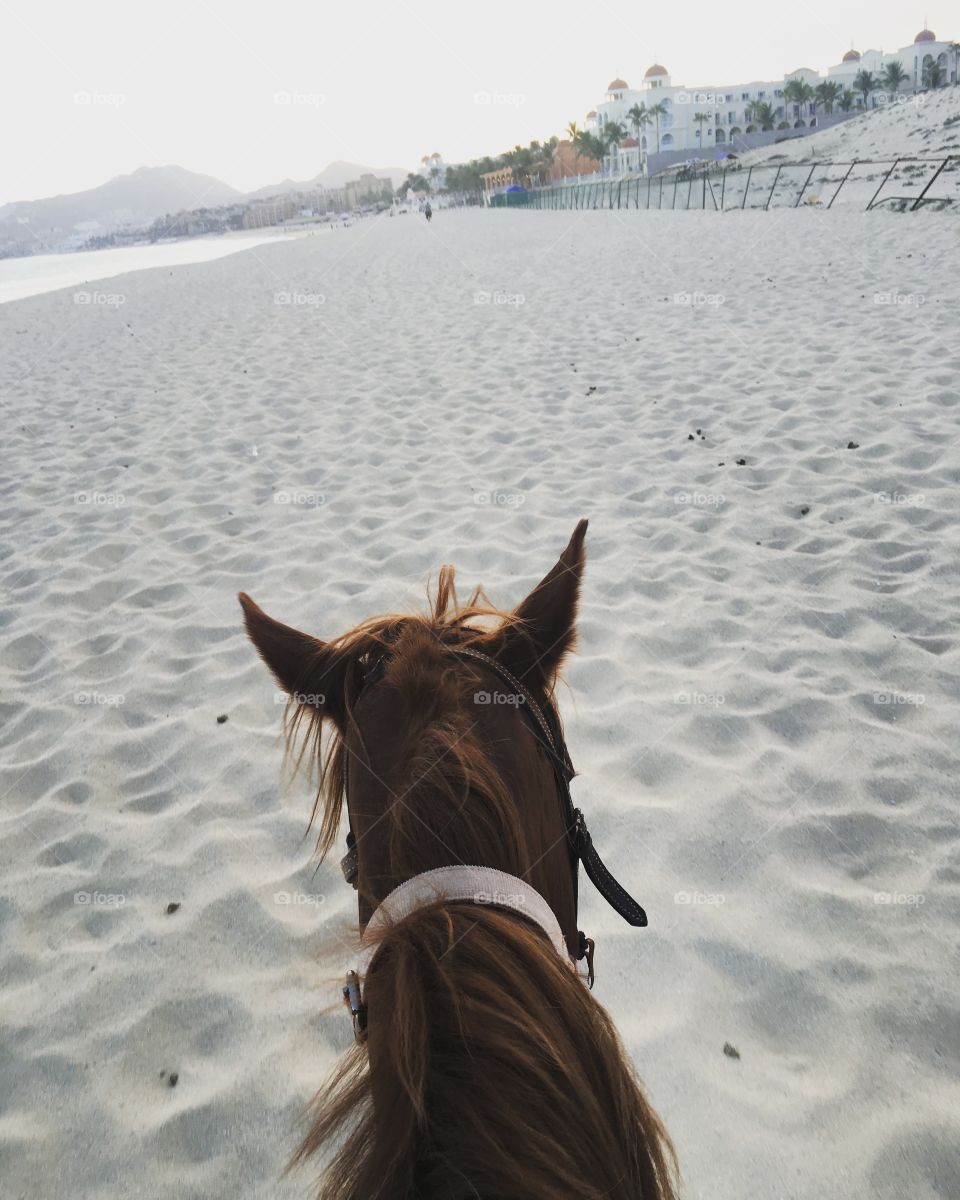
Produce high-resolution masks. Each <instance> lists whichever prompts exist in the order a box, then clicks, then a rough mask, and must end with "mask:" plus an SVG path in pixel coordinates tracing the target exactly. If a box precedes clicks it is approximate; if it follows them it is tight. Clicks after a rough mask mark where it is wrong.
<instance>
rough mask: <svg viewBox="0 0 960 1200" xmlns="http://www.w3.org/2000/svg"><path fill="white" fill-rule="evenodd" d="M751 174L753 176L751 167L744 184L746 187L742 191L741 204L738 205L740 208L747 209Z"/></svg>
mask: <svg viewBox="0 0 960 1200" xmlns="http://www.w3.org/2000/svg"><path fill="white" fill-rule="evenodd" d="M752 174H753V167H751V168H750V170H749V171H747V184H746V187H745V188H744V189H743V203H742V204H741V205H740V207H741V208H746V207H747V192H749V191H750V176H751V175H752Z"/></svg>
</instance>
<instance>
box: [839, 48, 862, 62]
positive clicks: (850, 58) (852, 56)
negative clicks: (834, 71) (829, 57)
mask: <svg viewBox="0 0 960 1200" xmlns="http://www.w3.org/2000/svg"><path fill="white" fill-rule="evenodd" d="M841 61H842V62H859V61H860V51H859V50H848V51H847V52H846V54H845V55H844V56H843V58H842V59H841Z"/></svg>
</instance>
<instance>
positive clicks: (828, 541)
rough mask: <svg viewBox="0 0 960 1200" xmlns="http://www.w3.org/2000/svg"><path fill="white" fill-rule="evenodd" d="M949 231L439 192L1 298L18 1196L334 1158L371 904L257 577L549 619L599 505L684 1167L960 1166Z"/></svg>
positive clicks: (332, 591) (605, 935)
mask: <svg viewBox="0 0 960 1200" xmlns="http://www.w3.org/2000/svg"><path fill="white" fill-rule="evenodd" d="M953 224H955V223H954V222H952V221H949V220H948V219H946V218H945V217H942V216H940V215H938V214H932V213H927V214H925V213H921V214H918V215H917V216H915V217H907V216H894V215H892V214H884V213H873V214H870V215H868V216H865V215H861V214H853V213H848V212H834V213H831V214H829V216H828V215H827V214H824V213H810V212H792V211H779V212H772V211H771V212H770V213H766V214H764V213H749V212H748V213H742V214H741V213H731V214H726V215H723V216H720V215H718V214H714V213H706V214H704V213H670V212H666V213H642V212H641V213H616V212H613V213H608V212H596V213H594V212H586V213H523V212H519V213H513V212H496V213H494V212H490V213H469V214H463V213H459V214H455V213H449V212H440V213H438V214H437V216H436V219H435V220H434V222H433V224H432V226H431V227H429V228H428V227H427V226H426V225H425V224H424V223H423V222H422V221H420V220H419V219H417V218H415V217H408V218H402V219H389V218H382V219H380V220H379V221H376V222H373V221H371V222H367V223H363V224H361V225H358V226H356V227H354V228H351V229H346V230H342V231H338V232H337V233H336V234H335V235H334V236H330V237H324V238H309V239H305V240H303V241H298V242H294V243H290V244H279V245H274V246H269V247H260V248H257V249H254V250H249V251H246V252H244V253H242V254H237V255H234V256H232V257H229V258H226V259H223V260H220V261H218V262H213V263H207V264H204V265H200V266H181V267H177V268H174V269H172V270H170V271H169V272H168V271H153V272H142V273H140V274H134V275H127V276H121V277H119V278H117V279H112V280H110V281H108V282H107V283H105V284H104V285H102V287H101V288H100V290H101V291H102V292H103V293H104V294H113V295H122V296H123V297H124V302H123V303H122V304H121V305H118V304H107V303H102V304H101V303H82V304H78V303H75V300H74V294H73V293H72V292H69V291H68V292H58V293H53V294H51V295H47V296H41V297H36V298H33V299H28V300H23V301H19V302H15V303H11V304H7V305H4V306H2V307H0V343H2V345H3V346H4V349H5V357H4V361H3V365H2V368H0V371H2V374H0V387H2V393H0V399H2V403H3V405H4V418H5V432H6V437H5V455H4V461H3V471H2V476H0V498H2V501H3V503H2V505H0V560H2V585H3V593H2V596H3V599H2V609H0V613H2V622H0V639H2V640H0V672H2V680H3V689H2V694H3V699H2V713H3V722H2V727H0V743H2V747H3V756H2V766H0V821H2V840H0V847H2V848H0V855H2V870H0V881H2V882H0V1029H2V1033H0V1037H2V1041H3V1049H2V1052H0V1192H2V1194H3V1195H4V1197H8V1196H9V1197H19V1196H24V1197H26V1196H30V1197H34V1196H41V1195H42V1196H47V1195H54V1194H58V1195H59V1194H69V1195H70V1196H71V1198H72V1200H79V1198H81V1197H91V1198H97V1200H108V1198H110V1200H112V1198H114V1197H117V1196H120V1195H123V1196H129V1197H141V1196H142V1197H150V1198H153V1197H157V1196H166V1195H171V1196H172V1195H176V1196H177V1197H178V1198H180V1200H186V1198H197V1200H199V1198H201V1197H204V1198H209V1197H221V1196H222V1197H231V1198H234V1197H241V1196H242V1197H271V1198H275V1197H299V1196H302V1195H305V1194H306V1191H307V1185H308V1183H309V1180H308V1178H307V1177H305V1176H303V1175H301V1176H296V1177H293V1178H292V1179H287V1180H284V1181H279V1180H278V1175H279V1172H280V1171H281V1169H282V1167H283V1164H284V1162H285V1159H286V1156H287V1155H288V1154H289V1152H290V1150H291V1148H292V1146H293V1145H294V1142H295V1139H296V1121H297V1118H298V1116H299V1114H300V1112H301V1110H302V1106H303V1104H304V1102H305V1101H306V1100H307V1098H308V1097H309V1095H310V1094H311V1093H312V1091H313V1090H314V1089H315V1088H316V1087H317V1086H318V1085H319V1084H320V1082H321V1081H322V1079H323V1077H324V1075H325V1073H326V1072H327V1070H328V1069H329V1067H330V1065H331V1064H332V1062H333V1061H334V1059H335V1058H336V1056H337V1055H338V1054H339V1052H340V1051H341V1050H342V1049H343V1048H344V1047H345V1046H346V1045H347V1044H348V1042H349V1040H350V1037H351V1033H350V1028H349V1021H348V1020H347V1018H346V1017H345V1015H344V1013H343V1010H342V1008H341V1007H340V1004H339V993H338V986H339V977H340V973H341V971H342V969H343V968H344V967H345V966H346V965H348V964H349V963H350V962H351V960H352V957H353V953H354V945H355V940H354V937H353V922H354V920H355V902H354V893H353V892H352V891H351V890H350V889H348V888H347V887H346V886H345V885H344V883H343V882H342V879H341V878H340V875H339V871H338V869H337V867H336V864H335V863H331V864H330V865H326V866H324V867H323V868H321V869H320V870H319V872H317V873H316V874H314V869H313V863H312V861H311V843H310V842H309V841H304V839H303V833H304V827H305V823H306V817H307V813H308V808H309V795H310V793H309V789H308V786H307V784H306V782H304V781H302V780H301V781H298V782H296V783H294V784H293V785H292V786H291V787H289V788H288V789H286V790H284V789H283V788H282V787H281V782H280V768H281V749H280V746H279V743H278V733H279V728H280V719H281V713H282V707H281V706H280V705H279V704H278V703H277V702H276V701H277V696H276V695H275V693H274V692H273V690H272V688H271V684H270V681H269V679H268V677H267V675H266V673H265V671H264V670H263V668H262V666H261V664H260V663H259V661H258V660H257V658H256V655H255V654H254V652H253V650H252V648H251V647H250V646H249V645H248V643H247V642H246V640H245V638H244V636H243V633H242V630H241V622H240V610H239V607H238V605H237V603H236V599H235V593H236V592H237V591H238V590H239V589H241V588H242V589H244V590H246V591H249V592H250V593H251V594H252V595H253V596H254V598H255V599H256V600H257V601H259V602H260V603H261V604H263V605H264V606H265V607H266V608H267V609H268V610H269V611H270V612H271V613H272V614H273V615H275V616H277V617H278V618H280V619H282V620H284V621H287V622H288V623H291V624H298V625H301V626H302V627H305V628H308V629H309V630H311V631H312V632H314V633H317V634H319V635H321V636H330V635H334V634H337V633H340V632H342V631H343V630H344V629H346V628H347V627H349V626H351V625H353V624H354V623H355V622H356V621H358V620H359V619H361V618H363V617H366V616H368V615H371V614H375V613H379V612H382V611H384V610H389V609H395V608H398V607H406V608H410V607H415V606H417V605H418V604H419V603H420V601H421V598H422V595H423V584H424V581H425V579H426V577H427V575H428V574H429V573H430V572H431V571H433V572H435V571H436V568H437V567H438V566H439V564H440V563H442V562H447V561H452V562H455V563H456V564H457V565H458V567H459V568H460V571H461V580H462V582H463V583H464V584H465V585H473V584H474V583H476V582H481V581H482V582H483V583H484V584H485V585H486V586H487V587H488V589H489V591H490V593H491V595H492V597H493V599H494V600H496V601H498V602H500V603H501V604H511V603H514V602H515V601H517V600H519V599H520V598H521V597H522V596H523V595H524V594H525V592H526V590H527V589H528V588H529V587H530V586H531V585H532V584H533V583H534V582H536V580H537V579H538V578H539V577H540V576H541V575H542V573H543V572H544V571H545V570H546V568H547V567H548V566H549V565H550V564H552V562H553V561H554V560H555V558H556V556H557V554H558V553H559V551H560V549H561V548H562V547H563V545H564V544H565V542H566V539H567V537H568V536H569V534H570V532H571V530H572V528H573V526H574V524H575V523H576V520H577V519H578V518H579V517H581V516H588V517H590V520H591V524H590V532H589V535H588V556H589V559H588V568H587V576H586V584H585V590H584V600H583V607H582V619H581V626H580V630H581V638H580V653H579V656H578V657H577V658H576V659H575V660H574V661H573V662H572V663H571V664H570V667H569V670H568V672H567V678H568V681H569V685H570V688H569V691H568V692H567V693H565V695H564V697H563V701H562V703H563V710H564V714H565V719H566V724H567V732H568V741H569V745H570V749H571V753H572V755H573V759H574V761H575V763H576V765H577V767H578V769H579V771H580V773H581V777H580V778H579V779H578V780H576V781H575V783H574V794H575V799H576V801H577V802H578V803H579V804H580V805H581V806H582V807H583V808H584V809H585V810H586V811H587V813H588V814H589V817H590V822H591V827H592V830H593V834H594V838H595V840H596V841H597V843H598V844H599V847H600V849H601V852H602V853H603V854H604V856H605V857H606V859H607V862H608V864H609V865H610V867H611V869H612V870H613V871H614V873H615V874H617V875H618V876H619V877H620V878H622V879H623V880H624V881H625V882H626V883H627V885H628V886H629V887H630V890H631V891H633V892H634V894H635V895H637V897H638V898H639V900H640V901H641V903H643V904H644V906H645V907H646V908H647V910H648V912H649V914H650V928H649V929H647V930H633V929H630V928H628V927H627V926H626V925H624V924H622V923H621V922H620V920H619V918H618V917H617V916H616V914H614V913H613V912H612V910H610V909H608V908H607V907H606V905H605V904H604V903H603V902H602V901H601V900H600V899H599V897H598V896H597V895H596V893H595V892H594V891H593V889H592V888H591V887H590V885H589V884H588V883H587V882H584V883H583V885H582V888H581V891H582V924H583V927H584V929H586V930H587V931H588V932H589V933H590V934H591V935H592V936H594V937H595V938H596V940H597V960H596V965H597V977H598V978H597V988H596V995H597V996H598V998H599V999H600V1000H601V1002H603V1003H604V1004H606V1005H607V1006H608V1007H609V1008H610V1010H611V1012H612V1013H613V1015H614V1017H615V1018H616V1020H617V1023H618V1025H619V1027H620V1029H621V1030H622V1032H623V1034H624V1036H625V1037H626V1039H627V1040H628V1044H629V1046H630V1049H631V1052H632V1054H633V1056H634V1058H635V1060H636V1063H637V1065H638V1068H639V1070H640V1072H641V1075H642V1076H643V1078H644V1080H645V1082H646V1084H647V1086H648V1088H649V1091H650V1093H651V1096H652V1098H653V1100H654V1102H655V1103H656V1105H657V1106H658V1108H659V1109H660V1111H661V1112H662V1114H663V1116H664V1119H665V1121H666V1123H667V1126H668V1127H669V1128H670V1130H671V1131H672V1133H673V1135H674V1137H675V1139H676V1141H677V1144H678V1149H679V1152H680V1157H681V1163H682V1165H683V1168H684V1172H685V1176H686V1180H687V1187H688V1191H687V1194H688V1196H689V1197H691V1198H697V1200H753V1198H756V1200H774V1198H777V1200H779V1198H781V1197H783V1198H788V1197H789V1198H790V1200H854V1198H861V1197H863V1198H867V1197H871V1198H873V1197H878V1198H880V1200H903V1198H904V1197H909V1198H910V1200H943V1198H946V1197H954V1196H956V1195H958V1194H960V1160H958V1156H957V1149H956V1147H957V1144H958V1137H957V1135H958V1132H960V1118H958V1115H957V1114H958V1112H960V1105H958V1092H957V1068H958V1065H960V1063H958V1060H960V1043H958V1037H957V1030H958V1028H960V1023H958V1019H957V1018H958V1013H957V999H956V997H957V990H958V989H957V972H956V961H955V958H954V954H955V941H956V928H957V920H958V917H960V904H958V882H960V845H958V836H957V801H956V795H957V778H958V754H957V747H958V743H957V723H958V722H957V718H958V704H957V697H958V684H957V679H958V675H957V668H958V657H960V656H958V648H957V619H958V615H960V613H958V608H960V604H958V599H957V597H958V583H960V579H958V574H960V572H958V542H960V534H958V517H960V512H958V509H960V500H958V482H960V468H958V463H960V455H958V436H960V430H958V415H960V397H958V388H957V381H958V378H960V375H958V366H960V355H958V349H957V347H958V343H957V311H958V300H960V285H958V282H957V272H956V263H955V258H956V253H955V251H956V243H955V237H956V234H955V231H954V230H953ZM87 290H97V289H96V288H95V287H94V288H92V289H87ZM878 297H879V299H878ZM849 443H855V445H854V446H849ZM848 446H849V448H848ZM221 716H226V718H227V720H226V721H223V722H220V723H218V717H221ZM171 905H179V906H180V907H179V908H176V909H175V910H174V911H170V912H168V911H167V910H168V906H171ZM725 1043H728V1044H729V1046H730V1048H731V1049H735V1050H736V1051H737V1052H738V1053H739V1058H736V1057H733V1056H732V1055H731V1053H730V1052H729V1051H728V1053H726V1054H725V1053H724V1051H723V1047H724V1044H725ZM173 1075H176V1084H175V1086H173V1087H171V1078H172V1076H173Z"/></svg>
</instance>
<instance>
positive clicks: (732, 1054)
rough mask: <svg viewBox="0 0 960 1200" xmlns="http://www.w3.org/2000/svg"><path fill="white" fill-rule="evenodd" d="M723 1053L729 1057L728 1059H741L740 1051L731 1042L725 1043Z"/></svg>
mask: <svg viewBox="0 0 960 1200" xmlns="http://www.w3.org/2000/svg"><path fill="white" fill-rule="evenodd" d="M723 1052H724V1054H725V1055H726V1056H727V1058H739V1057H740V1051H739V1050H738V1049H737V1048H736V1046H731V1045H730V1043H729V1042H724V1043H723Z"/></svg>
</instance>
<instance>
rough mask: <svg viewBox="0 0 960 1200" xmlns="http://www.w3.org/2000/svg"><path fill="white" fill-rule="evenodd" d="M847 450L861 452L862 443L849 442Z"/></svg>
mask: <svg viewBox="0 0 960 1200" xmlns="http://www.w3.org/2000/svg"><path fill="white" fill-rule="evenodd" d="M847 449H848V450H859V449H860V443H859V442H847Z"/></svg>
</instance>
